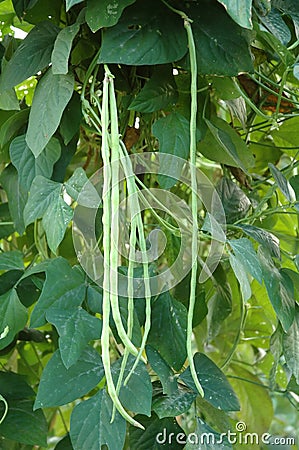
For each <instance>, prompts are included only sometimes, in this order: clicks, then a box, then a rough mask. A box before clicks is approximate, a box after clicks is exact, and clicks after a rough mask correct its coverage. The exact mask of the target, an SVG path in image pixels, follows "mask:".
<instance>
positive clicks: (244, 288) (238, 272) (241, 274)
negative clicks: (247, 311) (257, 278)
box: [229, 253, 251, 302]
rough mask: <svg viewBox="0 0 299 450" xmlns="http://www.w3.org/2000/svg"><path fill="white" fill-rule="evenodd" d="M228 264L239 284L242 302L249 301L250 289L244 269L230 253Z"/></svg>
mask: <svg viewBox="0 0 299 450" xmlns="http://www.w3.org/2000/svg"><path fill="white" fill-rule="evenodd" d="M229 262H230V265H231V268H232V269H233V271H234V274H235V276H236V278H237V280H238V282H239V284H240V289H241V293H242V297H243V300H244V302H247V300H249V299H250V297H251V287H250V282H249V278H248V274H247V273H246V270H245V267H244V266H243V265H242V263H240V261H238V259H237V258H236V257H235V256H234V255H233V254H232V253H229Z"/></svg>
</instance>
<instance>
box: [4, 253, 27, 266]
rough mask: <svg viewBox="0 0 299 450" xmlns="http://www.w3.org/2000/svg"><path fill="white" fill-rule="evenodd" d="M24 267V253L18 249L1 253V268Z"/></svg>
mask: <svg viewBox="0 0 299 450" xmlns="http://www.w3.org/2000/svg"><path fill="white" fill-rule="evenodd" d="M13 269H20V270H23V269H24V262H23V253H22V252H20V251H18V250H13V251H9V252H3V253H0V270H13Z"/></svg>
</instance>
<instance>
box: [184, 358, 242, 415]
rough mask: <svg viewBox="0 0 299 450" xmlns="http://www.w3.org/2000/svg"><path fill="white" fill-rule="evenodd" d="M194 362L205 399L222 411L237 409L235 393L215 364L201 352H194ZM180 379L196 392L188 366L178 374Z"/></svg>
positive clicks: (238, 407)
mask: <svg viewBox="0 0 299 450" xmlns="http://www.w3.org/2000/svg"><path fill="white" fill-rule="evenodd" d="M194 364H195V369H196V373H197V376H198V379H199V381H200V384H201V385H202V388H203V390H204V398H205V400H206V401H207V402H208V403H211V405H213V406H215V408H218V409H221V410H223V411H239V409H240V405H239V402H238V399H237V397H236V394H235V393H234V391H233V389H232V387H231V385H230V384H229V382H228V381H227V378H226V376H225V375H224V374H223V373H222V372H221V370H220V369H219V368H218V367H217V366H216V364H215V363H214V362H213V361H212V360H211V359H209V358H208V357H207V356H206V355H204V354H203V353H195V355H194ZM180 379H181V380H182V381H184V383H185V384H186V385H187V386H188V387H190V388H191V389H193V390H194V391H195V392H197V389H196V387H195V384H194V381H193V379H192V376H191V372H190V367H188V368H187V369H186V370H185V371H184V372H183V373H182V374H181V375H180Z"/></svg>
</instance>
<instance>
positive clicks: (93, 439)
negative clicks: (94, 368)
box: [70, 389, 126, 450]
mask: <svg viewBox="0 0 299 450" xmlns="http://www.w3.org/2000/svg"><path fill="white" fill-rule="evenodd" d="M112 409H113V405H112V401H111V399H110V397H109V396H108V394H107V392H106V391H105V390H103V389H102V390H101V391H99V392H98V393H97V394H96V395H94V396H93V397H91V398H89V399H88V400H85V401H84V402H81V403H79V404H78V405H76V407H75V408H74V411H73V412H72V416H71V428H70V436H71V441H72V444H73V447H74V450H82V449H88V450H99V449H101V448H102V445H104V444H106V445H107V446H108V448H109V450H120V449H122V448H123V446H124V442H125V437H126V421H125V420H124V419H123V418H122V417H121V415H120V414H119V413H118V412H117V411H116V413H115V418H114V421H113V422H112V423H111V422H110V421H111V416H112Z"/></svg>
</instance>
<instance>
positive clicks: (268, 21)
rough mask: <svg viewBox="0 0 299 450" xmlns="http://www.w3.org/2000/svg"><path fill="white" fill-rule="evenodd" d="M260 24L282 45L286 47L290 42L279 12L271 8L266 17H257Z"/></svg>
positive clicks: (289, 36)
mask: <svg viewBox="0 0 299 450" xmlns="http://www.w3.org/2000/svg"><path fill="white" fill-rule="evenodd" d="M259 19H260V21H261V22H262V24H263V25H264V26H265V27H266V28H267V30H269V31H270V33H272V34H273V35H274V36H275V37H276V38H277V39H279V40H280V42H281V43H282V44H283V45H285V46H286V45H287V44H288V43H289V42H290V40H291V37H292V35H291V32H290V29H289V27H288V26H287V24H286V23H285V21H284V20H283V18H282V16H281V14H280V12H279V11H278V10H277V9H275V8H272V9H271V11H270V12H269V13H268V14H266V15H261V14H260V15H259Z"/></svg>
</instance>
